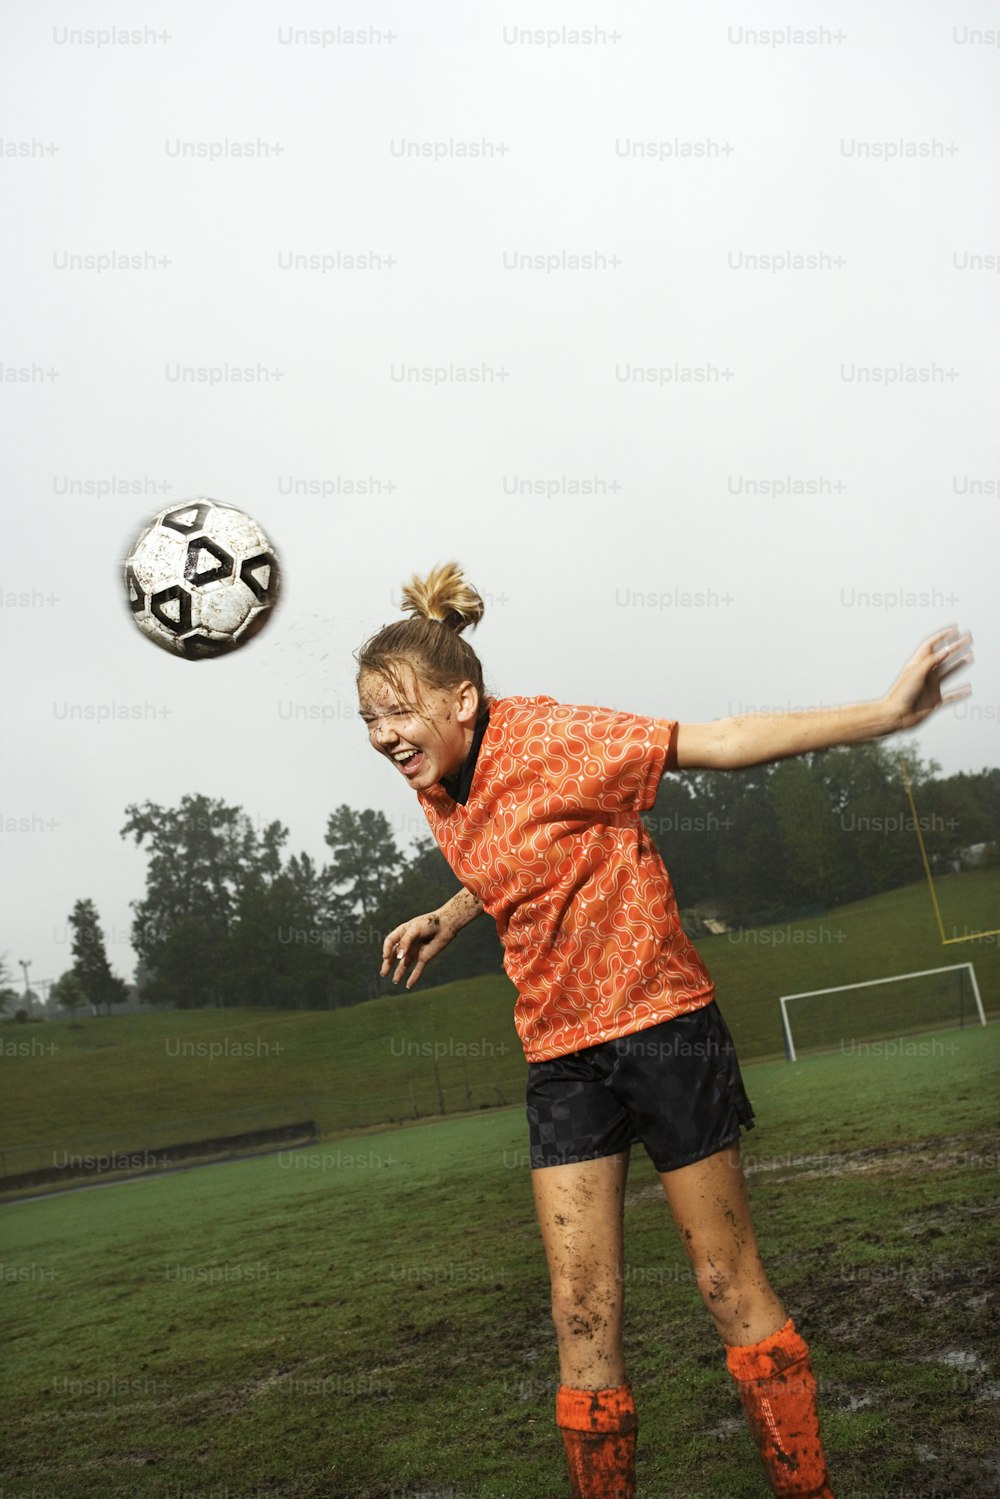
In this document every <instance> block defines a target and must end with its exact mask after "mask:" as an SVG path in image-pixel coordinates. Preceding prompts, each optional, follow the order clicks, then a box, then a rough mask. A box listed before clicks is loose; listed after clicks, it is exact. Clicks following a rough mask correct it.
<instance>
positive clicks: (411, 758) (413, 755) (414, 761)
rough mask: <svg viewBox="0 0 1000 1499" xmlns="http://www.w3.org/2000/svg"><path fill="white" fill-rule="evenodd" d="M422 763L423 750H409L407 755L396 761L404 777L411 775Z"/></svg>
mask: <svg viewBox="0 0 1000 1499" xmlns="http://www.w3.org/2000/svg"><path fill="white" fill-rule="evenodd" d="M423 763H424V752H423V750H411V751H410V753H409V754H408V755H405V756H403V757H401V758H400V759H399V760H397V761H396V764H397V765H398V766H399V768H400V770H401V771H402V772H403V774H404V775H413V774H414V773H415V772H416V771H418V770H419V769H420V767H421V765H423Z"/></svg>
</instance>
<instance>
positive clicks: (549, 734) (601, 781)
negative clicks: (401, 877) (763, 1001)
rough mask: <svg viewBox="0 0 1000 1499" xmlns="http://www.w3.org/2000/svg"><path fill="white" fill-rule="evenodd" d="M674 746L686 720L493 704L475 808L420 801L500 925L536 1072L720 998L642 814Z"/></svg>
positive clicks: (517, 700)
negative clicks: (552, 1061) (690, 935)
mask: <svg viewBox="0 0 1000 1499" xmlns="http://www.w3.org/2000/svg"><path fill="white" fill-rule="evenodd" d="M676 733H677V724H676V722H675V721H674V720H673V719H667V718H644V717H642V716H641V715H638V714H634V713H620V712H617V711H616V710H615V709H613V708H594V707H573V706H570V705H568V704H565V703H557V702H556V700H555V698H551V697H544V696H541V697H501V698H494V699H493V700H492V701H491V702H490V705H489V723H488V725H487V727H486V732H485V734H484V735H483V738H482V742H481V744H480V746H479V754H478V757H477V758H476V762H475V771H474V774H473V779H472V785H471V788H470V790H469V794H468V800H467V801H466V803H465V805H464V806H463V805H462V804H461V803H460V802H456V801H454V800H453V799H452V797H451V796H449V794H448V792H447V791H446V790H445V788H444V786H443V785H442V784H441V782H438V783H437V784H436V785H433V786H431V787H430V788H429V789H428V790H427V791H418V792H417V796H418V797H419V799H420V803H421V805H422V807H423V809H424V812H425V813H426V816H427V820H428V822H429V824H430V827H431V832H432V833H433V834H434V837H435V839H436V840H437V843H438V846H439V847H440V849H441V851H442V853H443V854H444V856H445V858H446V859H447V860H448V863H449V864H450V865H451V868H452V869H453V870H454V872H455V874H456V875H457V876H458V878H459V879H460V880H461V882H462V884H463V885H464V886H465V887H466V889H468V890H471V891H472V893H473V894H474V895H476V896H478V897H479V899H480V900H481V901H482V903H483V906H484V908H485V909H486V912H487V913H488V915H490V916H492V917H493V919H494V920H495V921H496V924H497V932H498V933H499V936H500V940H501V942H502V943H503V947H504V968H505V969H506V972H507V975H508V977H509V978H510V980H511V982H512V983H513V984H514V986H515V988H516V989H517V1003H516V1005H515V1008H514V1024H515V1027H516V1029H517V1033H518V1036H519V1037H520V1039H521V1044H522V1046H523V1047H524V1054H525V1056H526V1057H527V1059H528V1061H529V1062H544V1061H548V1060H549V1059H550V1058H552V1057H561V1056H565V1055H566V1054H567V1053H569V1052H573V1051H580V1050H581V1049H582V1048H583V1047H585V1046H596V1045H597V1043H598V1042H600V1041H610V1040H613V1039H614V1038H615V1037H616V1036H624V1035H628V1034H629V1033H630V1032H631V1031H638V1030H645V1029H646V1028H647V1027H648V1026H651V1025H657V1024H659V1022H660V1021H661V1020H670V1019H672V1018H673V1017H674V1016H676V1015H683V1014H685V1013H686V1012H687V1011H689V1010H696V1009H699V1008H700V1007H701V1006H702V1005H707V1004H708V1003H709V1002H710V1001H711V1000H712V999H714V997H715V989H714V986H713V984H712V980H711V978H710V976H709V973H708V970H707V969H706V967H705V965H704V963H703V962H702V960H701V958H700V957H699V955H698V953H697V952H696V951H695V949H694V947H693V946H692V944H691V942H690V941H689V939H688V938H687V936H686V935H685V933H684V930H683V928H682V926H681V921H680V915H679V913H678V910H677V902H676V900H675V898H674V891H673V886H672V885H671V883H670V876H669V875H668V874H667V871H666V868H665V866H664V863H663V860H662V859H661V858H660V855H659V853H658V852H657V850H656V847H655V846H654V844H653V842H652V841H651V839H650V837H649V833H648V831H647V829H646V827H645V824H644V823H643V821H642V818H641V817H640V816H639V814H640V812H646V811H648V810H649V809H650V807H652V805H653V803H654V802H655V800H656V790H657V787H658V785H659V781H660V777H661V775H662V774H663V770H664V767H665V765H666V764H667V759H668V754H670V752H671V749H672V748H674V749H675V746H674V745H673V741H674V739H675V736H676Z"/></svg>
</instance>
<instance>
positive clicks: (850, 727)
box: [676, 626, 972, 770]
mask: <svg viewBox="0 0 1000 1499" xmlns="http://www.w3.org/2000/svg"><path fill="white" fill-rule="evenodd" d="M971 640H972V636H971V635H970V634H965V635H961V636H960V635H959V634H958V630H957V628H956V627H955V626H950V627H949V628H948V629H947V630H939V631H938V633H937V634H936V635H932V636H931V637H930V638H929V639H928V640H925V641H924V643H923V645H921V646H920V647H918V649H917V651H916V652H915V654H914V655H913V656H912V657H911V659H910V660H909V661H908V662H907V664H906V665H905V666H904V668H903V670H902V671H901V672H900V674H899V676H898V678H897V679H896V681H895V682H894V684H893V685H892V687H890V689H889V691H888V692H887V693H886V694H885V696H884V697H881V698H877V699H875V700H874V701H873V702H870V703H852V704H849V705H848V706H846V707H843V708H813V709H809V710H808V711H806V712H802V713H745V714H741V715H739V716H737V717H733V718H719V719H716V720H715V722H714V723H682V724H678V726H677V760H676V765H677V769H678V770H745V769H746V768H747V766H750V765H764V764H767V763H768V762H769V761H771V760H784V759H786V758H787V757H788V756H789V755H802V754H805V753H806V752H807V751H808V750H821V749H829V748H831V747H832V746H833V745H835V744H860V743H862V742H863V741H864V740H867V739H882V738H884V737H885V735H887V734H897V733H899V732H900V730H902V729H912V728H914V727H915V726H916V725H917V724H919V723H922V722H923V720H924V719H925V718H927V717H928V716H929V715H930V714H931V713H933V712H934V711H935V710H936V709H937V708H940V707H941V706H942V705H943V704H945V703H954V702H957V701H958V699H959V698H963V697H967V696H968V694H969V692H970V691H971V690H972V689H971V688H970V687H969V686H967V685H966V686H965V687H959V688H957V689H956V690H955V691H954V692H948V693H942V691H941V683H942V681H943V680H944V678H945V677H947V676H950V675H951V673H952V672H953V671H957V670H958V668H959V667H960V666H966V665H968V663H969V662H971V660H972V653H971V651H968V652H967V651H966V647H967V646H968V645H969V644H970V642H971Z"/></svg>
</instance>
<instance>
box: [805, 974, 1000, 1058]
mask: <svg viewBox="0 0 1000 1499" xmlns="http://www.w3.org/2000/svg"><path fill="white" fill-rule="evenodd" d="M862 991H864V992H862ZM835 995H839V996H841V997H840V998H834V997H833V996H835ZM779 1004H780V1005H781V1023H782V1026H783V1028H784V1032H785V1052H786V1055H787V1057H788V1060H789V1061H790V1062H795V1061H797V1060H798V1058H799V1057H800V1056H801V1055H802V1054H803V1053H805V1052H818V1051H843V1050H844V1049H845V1045H846V1043H850V1045H851V1049H852V1050H853V1047H854V1046H855V1045H856V1044H858V1043H859V1042H861V1043H864V1042H867V1041H872V1040H876V1039H878V1038H880V1037H886V1036H906V1035H913V1034H914V1033H915V1032H918V1031H935V1030H944V1029H945V1028H946V1027H949V1026H954V1025H958V1026H964V1025H985V1024H986V1016H985V1014H984V1013H983V1002H982V1000H981V998H980V997H979V985H978V984H977V983H976V972H975V969H974V968H973V966H972V964H971V963H953V964H951V966H950V967H947V968H923V969H921V970H920V972H919V973H894V974H890V976H889V977H888V978H884V979H867V980H866V981H865V982H864V983H862V984H838V985H836V986H835V987H834V988H832V989H809V990H807V991H806V992H805V993H802V994H783V995H782V996H781V998H780V1000H779Z"/></svg>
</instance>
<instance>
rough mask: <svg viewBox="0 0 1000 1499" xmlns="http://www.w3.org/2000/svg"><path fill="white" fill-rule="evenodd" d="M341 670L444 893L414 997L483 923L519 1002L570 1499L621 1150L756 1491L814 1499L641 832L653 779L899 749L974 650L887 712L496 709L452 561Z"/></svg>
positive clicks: (605, 1385) (593, 1412)
mask: <svg viewBox="0 0 1000 1499" xmlns="http://www.w3.org/2000/svg"><path fill="white" fill-rule="evenodd" d="M402 603H403V607H404V609H406V610H407V611H408V612H409V613H411V614H412V615H413V616H414V617H413V618H411V619H403V620H397V621H396V622H395V623H393V624H390V625H387V626H386V627H385V628H384V629H382V630H380V631H379V632H378V633H377V634H376V635H374V636H373V637H372V638H371V639H370V640H368V641H367V642H366V644H365V645H364V646H363V647H362V648H361V650H360V651H359V652H356V653H355V655H356V659H357V661H358V665H359V670H358V677H357V686H358V695H359V702H360V708H361V717H362V718H363V719H364V720H365V722H366V723H367V725H368V733H369V737H370V740H371V743H372V745H373V746H374V748H375V749H377V750H378V751H379V753H380V754H383V755H386V756H387V757H388V758H390V759H391V760H392V761H393V763H394V764H395V765H396V766H397V768H398V771H399V773H400V774H402V775H404V776H405V777H406V779H407V781H408V782H409V783H410V785H411V786H412V787H413V789H414V790H415V791H416V793H417V797H418V799H419V801H420V803H421V806H422V808H423V811H424V813H425V814H426V816H427V820H428V822H429V824H430V827H431V830H432V832H433V834H434V837H435V839H436V840H437V843H438V845H439V846H440V848H441V850H442V852H443V853H444V855H445V858H446V859H447V860H448V863H449V864H450V865H451V868H452V869H453V870H454V872H455V874H456V875H457V876H458V878H459V880H460V881H461V884H462V888H461V889H460V890H459V892H458V894H457V895H455V896H454V898H453V899H452V900H450V901H449V902H448V903H447V904H446V905H445V906H443V907H442V908H441V909H440V910H439V911H434V912H431V913H430V914H428V915H424V916H417V917H414V918H413V919H412V920H410V921H406V922H404V923H403V924H402V925H401V926H398V927H397V928H396V929H395V931H392V932H390V933H389V935H388V936H387V937H386V939H385V944H384V947H383V962H382V973H383V974H385V973H386V972H387V971H388V969H389V967H390V965H391V963H392V959H393V956H395V958H396V959H397V960H398V963H397V966H396V969H395V973H394V975H393V982H398V980H399V978H400V977H401V975H402V974H403V973H404V972H405V970H406V967H407V965H408V964H410V963H413V964H414V967H413V971H412V973H411V975H410V977H409V979H408V981H407V985H406V987H407V988H408V989H409V988H410V987H412V985H413V983H414V982H415V981H416V980H417V979H418V978H419V976H420V974H421V973H422V972H423V970H424V968H425V967H426V966H427V964H428V963H429V962H430V960H431V959H432V958H433V957H434V956H435V954H437V953H439V952H440V951H441V950H442V948H443V947H445V946H446V945H447V943H448V942H450V941H451V939H452V938H453V937H454V935H455V933H456V932H457V931H459V930H460V929H461V928H462V927H463V926H465V925H466V924H467V923H468V922H469V921H471V920H472V919H473V918H474V917H475V916H477V915H478V914H479V913H480V912H481V911H484V910H485V911H487V912H488V913H489V914H490V916H492V917H493V918H494V919H495V920H496V923H497V930H498V933H499V935H500V938H501V941H502V942H503V945H504V967H505V969H506V971H507V974H508V976H509V977H510V979H511V980H512V982H513V983H514V986H515V988H516V989H517V991H518V994H517V1002H516V1005H515V1010H514V1022H515V1026H516V1028H517V1032H518V1035H519V1037H520V1039H521V1042H522V1045H523V1047H524V1052H525V1056H526V1058H527V1061H528V1082H527V1114H528V1121H529V1126H530V1138H531V1153H530V1161H531V1170H532V1184H533V1189H534V1195H535V1203H536V1208H537V1213H538V1220H539V1224H540V1226H541V1232H542V1239H543V1242H544V1246H545V1252H546V1257H547V1260H548V1265H549V1272H550V1277H551V1283H552V1302H551V1310H552V1317H553V1321H554V1323H555V1329H556V1335H557V1339H558V1345H559V1371H560V1379H561V1384H560V1386H559V1388H558V1390H557V1394H556V1423H557V1425H558V1426H559V1427H560V1429H561V1431H562V1436H563V1441H564V1444H565V1448H566V1456H567V1461H568V1465H569V1472H570V1482H571V1488H572V1493H573V1494H574V1496H576V1499H586V1496H611V1495H614V1496H616V1499H632V1496H633V1494H634V1492H635V1437H636V1430H637V1422H636V1413H635V1403H634V1400H633V1396H632V1390H631V1387H630V1386H629V1385H628V1384H627V1383H626V1379H625V1365H624V1358H623V1353H622V1336H621V1331H622V1306H623V1286H624V1269H623V1242H622V1230H623V1209H624V1193H625V1176H626V1172H627V1169H628V1160H629V1149H630V1146H631V1145H632V1144H633V1143H637V1142H640V1141H641V1142H642V1144H643V1146H644V1147H645V1149H646V1151H647V1153H648V1154H649V1156H650V1158H651V1160H652V1162H653V1165H654V1167H655V1168H656V1170H657V1172H658V1174H659V1176H660V1180H661V1182H662V1184H663V1190H664V1193H665V1195H666V1199H667V1202H668V1204H669V1207H670V1211H671V1213H672V1215H673V1218H674V1221H675V1223H676V1225H677V1228H678V1231H679V1233H680V1236H681V1241H682V1243H683V1245H684V1248H685V1250H686V1252H687V1254H688V1257H689V1258H690V1261H691V1264H692V1267H693V1270H694V1275H695V1278H696V1281H697V1285H698V1288H699V1290H700V1291H701V1294H702V1296H703V1298H704V1301H705V1305H706V1306H707V1308H708V1311H709V1313H710V1314H711V1316H712V1319H713V1321H714V1323H715V1326H716V1328H717V1330H718V1332H719V1334H720V1336H721V1338H722V1341H723V1343H724V1345H725V1349H726V1364H727V1366H728V1369H729V1372H730V1373H731V1374H732V1376H733V1378H734V1380H735V1381H736V1384H737V1388H738V1391H739V1395H740V1398H741V1401H742V1403H743V1406H744V1409H745V1411H746V1414H747V1417H748V1419H749V1423H750V1428H751V1431H752V1432H753V1436H754V1439H755V1441H756V1443H757V1447H758V1450H759V1452H760V1456H761V1460H762V1462H763V1465H764V1471H765V1474H766V1476H767V1480H768V1483H769V1484H770V1486H771V1489H772V1492H774V1493H775V1494H785V1495H791V1494H795V1495H812V1496H817V1499H828V1496H832V1490H831V1488H830V1480H829V1477H828V1475H827V1471H826V1463H825V1460H824V1456H823V1450H822V1445H821V1442H820V1433H819V1421H818V1418H817V1414H816V1382H815V1379H814V1377H813V1374H812V1370H811V1367H810V1363H809V1353H808V1348H807V1345H806V1344H805V1342H804V1341H803V1339H802V1337H801V1336H800V1335H799V1333H798V1332H797V1331H796V1329H795V1325H794V1323H793V1321H792V1319H791V1318H790V1317H789V1316H788V1314H787V1312H786V1310H785V1308H784V1306H783V1304H782V1302H781V1300H780V1298H779V1297H778V1295H777V1294H776V1292H775V1291H774V1289H773V1288H772V1286H771V1284H770V1281H769V1280H768V1278H767V1274H766V1272H765V1270H764V1267H763V1265H762V1263H761V1260H760V1255H759V1253H758V1250H757V1243H756V1239H755V1236H754V1228H753V1223H752V1221H751V1216H750V1209H749V1206H748V1202H747V1194H746V1188H745V1185H744V1180H743V1175H742V1170H741V1166H740V1147H739V1139H740V1130H741V1128H742V1129H747V1128H750V1127H751V1126H752V1123H753V1112H752V1109H751V1107H750V1104H749V1101H748V1099H747V1095H746V1093H745V1091H744V1088H743V1081H742V1078H741V1076H740V1069H739V1064H738V1062H737V1059H736V1056H735V1053H734V1051H733V1045H732V1040H731V1038H730V1035H729V1031H728V1030H727V1028H726V1024H725V1022H724V1020H723V1019H722V1016H721V1014H720V1013H719V1010H718V1007H717V1005H716V1003H715V997H714V990H713V986H712V981H711V979H710V977H709V974H708V971H707V970H706V968H705V967H704V964H703V963H702V961H701V959H700V957H699V956H698V953H697V952H696V951H695V949H694V947H693V946H692V945H691V943H690V942H689V941H688V939H687V937H686V936H685V934H684V931H683V929H682V927H681V923H680V918H679V915H678V911H677V905H676V901H675V899H674V892H673V888H672V886H671V883H670V878H669V876H668V874H667V871H666V869H665V867H664V865H663V862H662V860H661V858H660V856H659V854H658V852H657V850H656V848H655V847H654V845H653V843H652V841H651V840H650V838H649V835H648V833H647V831H646V828H645V825H644V823H643V821H642V819H641V817H640V813H641V812H644V811H648V810H649V809H650V808H651V807H652V806H653V803H654V801H655V799H656V791H657V786H658V784H659V781H660V777H661V775H662V773H663V771H664V770H665V769H671V770H687V769H693V768H697V767H707V768H709V769H712V770H738V769H742V768H743V767H745V766H750V765H759V764H762V763H765V762H767V761H771V760H778V759H781V758H782V757H784V756H788V755H797V754H802V753H803V752H805V751H807V750H816V749H822V748H825V747H827V746H829V745H835V744H847V743H857V742H860V741H863V740H866V739H875V738H879V737H882V736H884V735H886V734H892V733H895V732H897V731H898V730H901V729H908V728H912V727H913V725H915V724H918V723H920V722H922V720H923V719H925V718H926V717H927V716H928V714H930V713H932V712H933V711H934V710H935V708H937V707H939V706H940V705H941V704H942V703H948V702H953V701H955V700H956V699H957V698H960V697H963V696H965V694H966V693H967V692H968V691H969V689H968V687H965V688H962V689H959V690H958V691H954V692H951V693H949V694H947V695H944V696H943V695H942V692H941V682H942V681H943V679H944V678H945V677H947V676H948V675H949V674H950V673H951V672H953V671H955V670H956V669H957V668H958V667H959V666H962V665H964V664H965V663H966V662H967V661H969V660H971V654H966V647H967V646H968V644H969V641H970V639H971V637H970V636H968V635H964V636H961V637H959V636H958V632H957V630H955V629H949V630H944V631H941V632H939V633H938V634H937V635H935V636H933V637H931V639H930V640H928V641H926V642H925V643H924V644H923V645H922V646H921V647H920V648H919V650H918V651H917V652H916V654H915V655H914V656H913V658H912V660H911V661H910V662H909V663H908V664H907V666H906V667H905V668H904V670H903V672H902V673H901V675H900V677H899V679H898V680H897V682H896V683H895V685H894V686H893V687H892V688H891V690H890V691H889V692H888V693H887V694H886V695H885V697H884V698H882V699H881V700H879V701H874V702H868V703H859V704H856V705H854V706H851V707H843V708H830V709H816V710H815V711H810V712H802V713H787V714H779V715H772V714H747V715H743V716H740V717H735V718H725V719H720V720H717V721H716V722H714V723H705V724H689V723H684V724H678V723H677V722H676V721H674V720H673V719H667V718H662V719H660V718H644V717H641V716H638V715H636V714H631V713H624V712H617V711H615V710H613V709H610V708H597V707H573V706H569V705H566V704H560V703H557V702H556V701H555V700H554V699H553V698H551V697H546V696H537V697H521V696H512V697H493V696H489V695H487V693H486V691H485V688H484V685H483V672H482V666H481V665H480V662H479V659H478V657H477V656H476V654H475V652H474V651H473V650H472V648H471V647H470V646H469V645H468V644H467V643H466V642H465V641H463V640H462V639H461V638H460V632H461V631H462V630H463V629H464V628H465V627H466V626H467V625H472V626H475V625H476V624H477V623H478V622H479V620H480V619H481V618H482V615H483V601H482V599H481V598H480V596H479V594H478V593H476V591H475V590H474V589H473V588H472V587H470V586H469V585H468V584H467V583H466V582H465V581H464V580H463V578H462V574H461V572H460V570H459V568H458V566H457V564H455V563H449V564H446V565H445V566H442V567H438V568H434V569H433V570H432V571H431V572H430V574H429V575H428V577H427V578H426V579H425V580H423V581H421V580H420V579H418V578H414V579H413V581H412V582H411V584H410V585H409V587H407V588H405V589H404V590H403V594H402Z"/></svg>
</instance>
